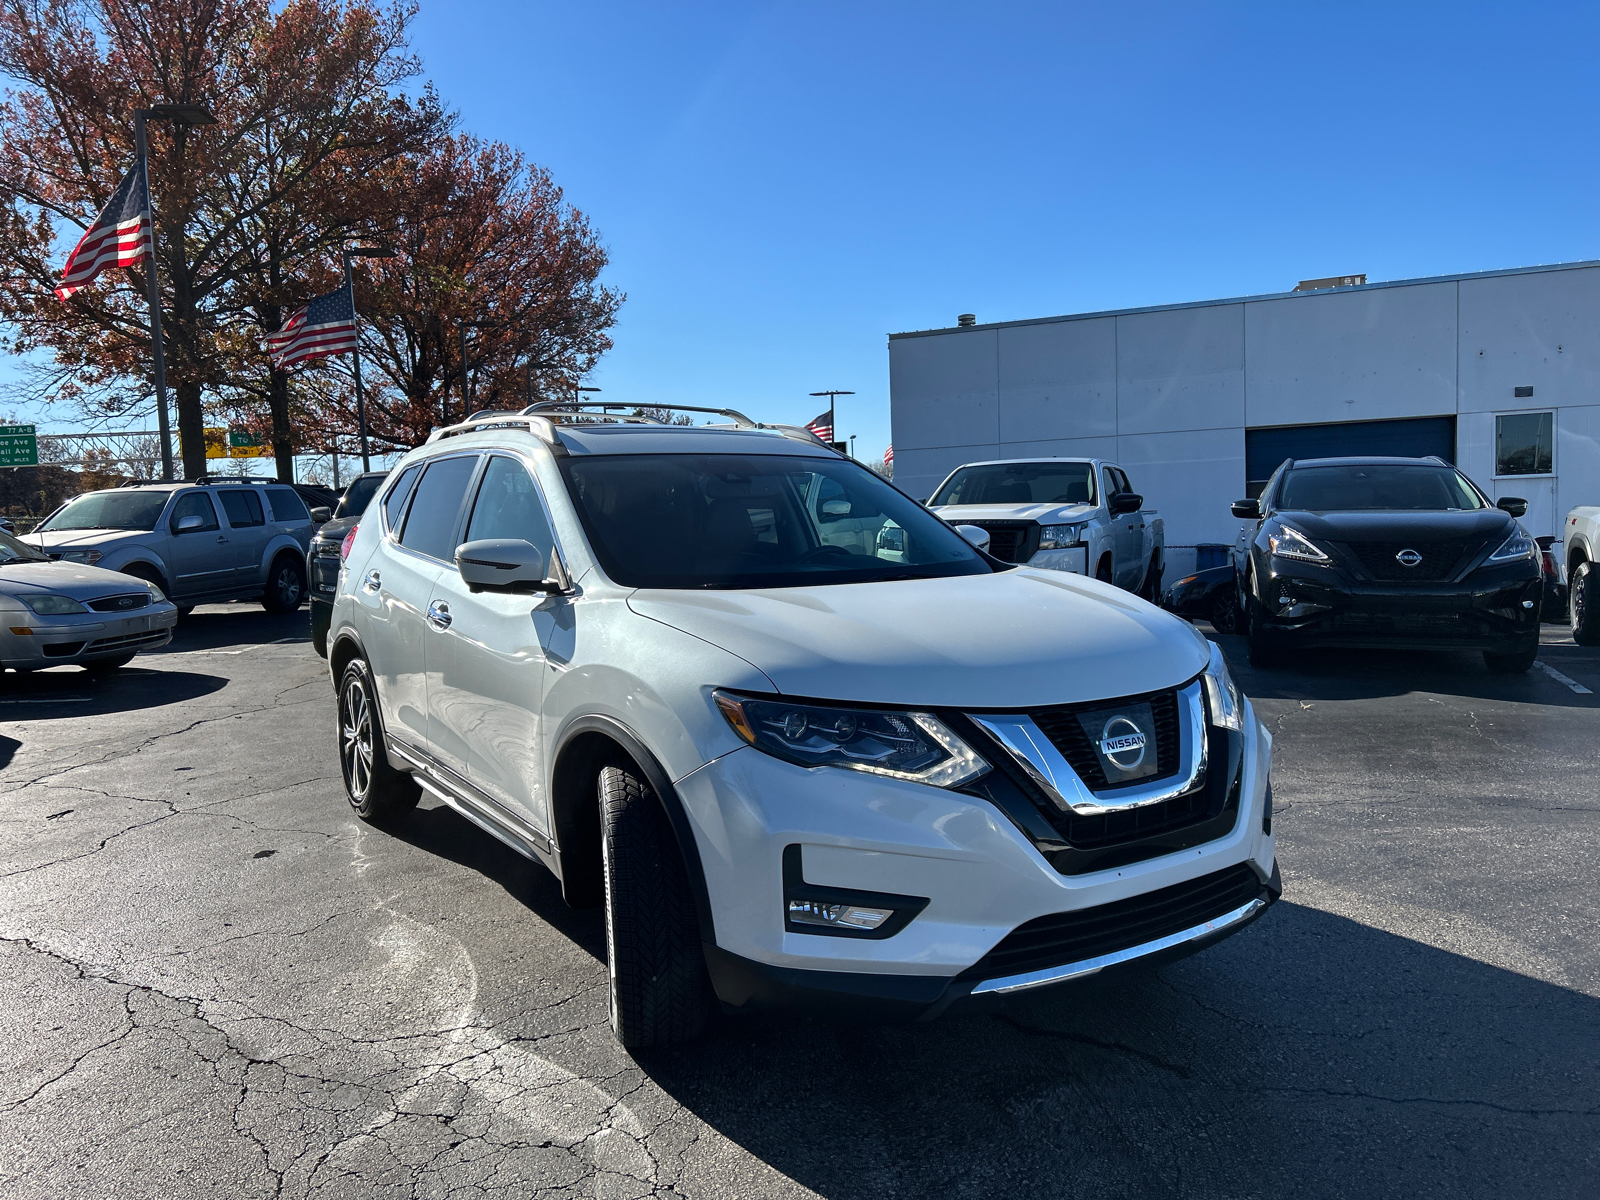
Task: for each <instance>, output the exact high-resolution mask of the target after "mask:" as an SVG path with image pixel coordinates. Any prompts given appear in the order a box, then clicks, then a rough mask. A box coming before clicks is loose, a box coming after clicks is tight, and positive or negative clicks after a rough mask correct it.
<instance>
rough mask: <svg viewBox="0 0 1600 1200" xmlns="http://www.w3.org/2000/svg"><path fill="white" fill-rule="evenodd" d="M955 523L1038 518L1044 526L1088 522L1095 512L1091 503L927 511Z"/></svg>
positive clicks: (960, 506) (944, 506) (949, 507)
mask: <svg viewBox="0 0 1600 1200" xmlns="http://www.w3.org/2000/svg"><path fill="white" fill-rule="evenodd" d="M928 511H929V512H931V513H933V514H935V515H936V516H938V517H939V519H940V520H943V521H948V522H950V524H952V525H960V524H962V523H963V522H966V521H1037V522H1039V524H1041V525H1064V524H1066V523H1067V522H1069V521H1087V520H1088V519H1089V518H1090V516H1092V515H1093V514H1094V511H1095V509H1094V505H1092V504H941V505H940V506H939V507H938V508H932V509H929V510H928Z"/></svg>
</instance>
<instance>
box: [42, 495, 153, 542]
mask: <svg viewBox="0 0 1600 1200" xmlns="http://www.w3.org/2000/svg"><path fill="white" fill-rule="evenodd" d="M168 494H169V493H167V492H165V491H159V492H147V491H144V490H143V489H140V490H137V491H135V490H133V489H131V488H130V489H129V490H127V491H115V492H86V493H84V494H83V495H82V496H77V497H74V498H73V499H72V500H69V501H68V502H67V504H66V506H65V507H63V508H62V509H61V510H60V511H59V512H57V513H56V514H55V515H54V516H52V517H51V518H50V519H49V520H48V521H46V522H45V523H44V524H42V525H40V526H39V528H38V529H36V530H34V532H35V533H44V532H46V531H47V530H51V529H154V528H155V527H156V520H157V519H158V518H159V517H160V516H161V510H162V509H163V508H165V507H166V506H167V496H168Z"/></svg>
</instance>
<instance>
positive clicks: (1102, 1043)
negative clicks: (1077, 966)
mask: <svg viewBox="0 0 1600 1200" xmlns="http://www.w3.org/2000/svg"><path fill="white" fill-rule="evenodd" d="M995 1020H997V1021H1000V1022H1003V1023H1004V1024H1006V1025H1009V1026H1011V1027H1012V1028H1013V1029H1015V1030H1017V1031H1018V1032H1020V1033H1025V1034H1027V1035H1029V1036H1030V1037H1037V1038H1050V1039H1053V1040H1055V1041H1062V1042H1072V1043H1074V1044H1076V1045H1079V1046H1093V1047H1094V1048H1095V1049H1097V1050H1110V1051H1112V1052H1114V1053H1117V1054H1126V1055H1129V1056H1130V1057H1132V1058H1137V1059H1139V1060H1140V1061H1141V1062H1144V1063H1148V1064H1149V1065H1150V1066H1152V1067H1155V1068H1156V1069H1157V1070H1161V1071H1166V1072H1168V1073H1169V1074H1172V1075H1176V1076H1177V1077H1178V1078H1179V1079H1188V1078H1189V1077H1190V1076H1191V1075H1192V1074H1193V1071H1192V1070H1190V1068H1189V1067H1186V1066H1184V1065H1183V1064H1182V1063H1174V1062H1168V1061H1167V1060H1166V1059H1164V1058H1162V1057H1160V1056H1159V1055H1156V1054H1152V1053H1151V1052H1150V1051H1148V1050H1141V1049H1140V1048H1139V1047H1137V1046H1130V1045H1128V1043H1126V1042H1112V1041H1106V1040H1104V1039H1102V1038H1094V1037H1090V1036H1089V1035H1088V1034H1084V1033H1073V1032H1071V1031H1069V1030H1065V1029H1046V1028H1045V1027H1044V1026H1042V1025H1030V1024H1028V1023H1027V1022H1025V1021H1019V1020H1017V1019H1016V1018H1015V1017H1013V1016H1011V1015H1010V1014H1009V1013H999V1014H997V1015H996V1016H995Z"/></svg>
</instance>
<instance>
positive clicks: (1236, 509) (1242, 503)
mask: <svg viewBox="0 0 1600 1200" xmlns="http://www.w3.org/2000/svg"><path fill="white" fill-rule="evenodd" d="M1233 515H1234V516H1236V517H1239V518H1240V519H1242V520H1246V521H1259V520H1260V519H1261V501H1259V500H1235V501H1234V502H1233Z"/></svg>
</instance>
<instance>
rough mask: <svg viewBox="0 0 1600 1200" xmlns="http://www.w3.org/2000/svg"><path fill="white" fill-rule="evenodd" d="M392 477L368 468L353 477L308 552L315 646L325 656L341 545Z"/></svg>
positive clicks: (312, 640) (307, 565) (312, 632)
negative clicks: (386, 480)
mask: <svg viewBox="0 0 1600 1200" xmlns="http://www.w3.org/2000/svg"><path fill="white" fill-rule="evenodd" d="M388 477H389V472H387V471H365V472H363V473H362V474H360V475H357V476H356V477H355V478H354V479H352V480H351V481H350V486H349V487H347V488H345V490H344V495H343V496H341V497H339V507H338V508H336V509H334V510H333V512H332V514H331V516H332V519H331V520H329V521H326V522H324V524H323V526H322V528H320V529H318V530H317V535H316V536H315V537H314V538H312V539H311V548H310V549H309V550H308V551H306V578H307V579H309V580H310V581H311V645H312V647H313V648H314V649H315V650H316V652H317V653H318V654H320V655H322V657H323V658H327V657H328V616H329V614H330V613H332V612H333V593H334V589H335V587H336V586H337V585H338V583H339V546H340V544H341V543H342V542H343V541H344V538H345V534H347V533H349V532H350V531H351V530H352V529H354V528H355V527H356V522H357V521H359V520H361V514H362V513H364V512H366V511H367V505H368V504H369V503H371V501H372V498H373V497H374V496H376V495H377V494H378V487H379V485H381V484H382V483H383V481H384V480H385V479H387V478H388Z"/></svg>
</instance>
